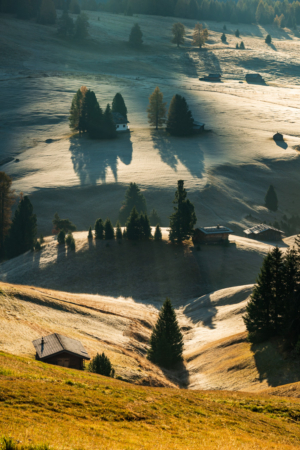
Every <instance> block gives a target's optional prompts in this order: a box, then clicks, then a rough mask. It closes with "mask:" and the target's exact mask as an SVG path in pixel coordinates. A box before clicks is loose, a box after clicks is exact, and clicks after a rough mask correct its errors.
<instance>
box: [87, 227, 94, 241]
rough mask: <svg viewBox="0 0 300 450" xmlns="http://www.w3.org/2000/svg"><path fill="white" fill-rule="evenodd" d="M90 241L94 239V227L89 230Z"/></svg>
mask: <svg viewBox="0 0 300 450" xmlns="http://www.w3.org/2000/svg"><path fill="white" fill-rule="evenodd" d="M88 239H93V232H92V227H90V228H89V233H88Z"/></svg>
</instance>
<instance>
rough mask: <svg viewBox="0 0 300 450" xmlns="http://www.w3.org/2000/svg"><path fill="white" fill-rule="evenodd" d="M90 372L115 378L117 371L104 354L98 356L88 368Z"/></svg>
mask: <svg viewBox="0 0 300 450" xmlns="http://www.w3.org/2000/svg"><path fill="white" fill-rule="evenodd" d="M88 370H89V371H90V372H93V373H98V374H99V375H104V376H106V377H112V378H113V377H114V375H115V371H114V369H113V368H112V365H111V362H110V360H109V358H108V357H107V356H106V355H105V354H104V353H102V355H100V354H99V353H97V355H96V356H95V357H94V358H93V359H92V360H91V362H90V363H89V366H88Z"/></svg>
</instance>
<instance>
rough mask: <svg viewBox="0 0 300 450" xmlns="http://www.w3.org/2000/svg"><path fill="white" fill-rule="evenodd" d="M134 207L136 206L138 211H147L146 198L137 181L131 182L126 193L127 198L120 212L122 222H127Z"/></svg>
mask: <svg viewBox="0 0 300 450" xmlns="http://www.w3.org/2000/svg"><path fill="white" fill-rule="evenodd" d="M133 207H135V208H136V210H137V212H138V213H146V212H147V203H146V199H145V197H144V195H143V194H142V192H141V190H140V188H139V187H138V185H137V184H136V183H130V185H129V187H128V189H127V191H126V193H125V200H124V202H123V206H122V207H121V209H120V212H119V221H120V223H121V224H125V222H126V221H127V219H128V217H129V215H130V213H131V211H132V209H133Z"/></svg>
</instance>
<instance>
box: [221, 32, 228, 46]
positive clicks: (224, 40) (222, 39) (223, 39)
mask: <svg viewBox="0 0 300 450" xmlns="http://www.w3.org/2000/svg"><path fill="white" fill-rule="evenodd" d="M226 40H227V38H226V34H225V33H223V34H222V36H221V41H222V42H223V44H225V42H226Z"/></svg>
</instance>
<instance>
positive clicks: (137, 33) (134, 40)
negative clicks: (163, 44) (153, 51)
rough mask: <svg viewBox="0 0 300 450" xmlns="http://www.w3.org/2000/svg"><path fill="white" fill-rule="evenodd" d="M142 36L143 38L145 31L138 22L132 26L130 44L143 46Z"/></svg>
mask: <svg viewBox="0 0 300 450" xmlns="http://www.w3.org/2000/svg"><path fill="white" fill-rule="evenodd" d="M142 38H143V33H142V31H141V29H140V26H139V24H138V23H136V24H135V25H133V27H132V28H131V31H130V35H129V44H130V45H131V46H132V47H141V45H142V44H143V39H142Z"/></svg>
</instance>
